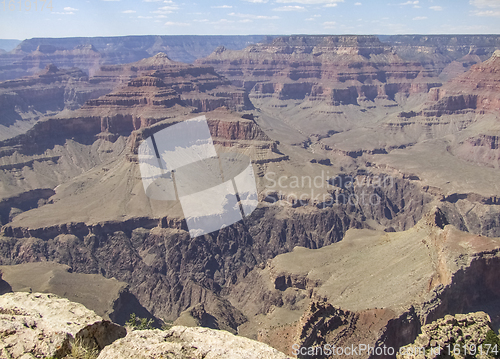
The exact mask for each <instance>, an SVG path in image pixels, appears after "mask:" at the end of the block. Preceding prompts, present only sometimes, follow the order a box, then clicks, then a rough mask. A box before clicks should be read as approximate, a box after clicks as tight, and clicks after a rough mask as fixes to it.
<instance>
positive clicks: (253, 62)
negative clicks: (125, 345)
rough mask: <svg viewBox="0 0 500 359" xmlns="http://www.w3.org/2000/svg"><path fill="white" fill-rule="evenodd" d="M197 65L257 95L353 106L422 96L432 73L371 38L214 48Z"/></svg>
mask: <svg viewBox="0 0 500 359" xmlns="http://www.w3.org/2000/svg"><path fill="white" fill-rule="evenodd" d="M197 63H201V64H207V65H211V66H214V67H215V68H216V70H217V71H218V72H220V73H221V74H223V75H224V76H226V77H228V78H229V79H231V80H232V81H233V83H235V84H237V85H238V86H242V87H244V88H246V89H247V90H253V91H254V92H255V95H257V96H269V95H274V96H276V97H277V98H278V99H282V100H286V99H294V100H300V99H305V98H308V99H310V100H311V101H314V100H324V101H327V102H328V103H331V104H333V105H340V104H357V103H358V101H372V100H374V99H375V98H381V99H394V96H395V94H396V93H401V92H403V93H415V92H426V91H428V90H429V88H431V87H433V86H436V85H437V84H438V83H439V80H437V73H436V72H435V71H434V70H433V69H432V68H425V67H423V66H422V65H420V64H419V63H417V62H409V61H404V60H403V59H401V58H400V57H399V56H398V55H397V54H395V53H394V51H392V49H391V48H390V47H389V46H387V45H385V44H383V43H382V42H380V41H379V40H378V39H377V38H376V37H375V36H287V37H279V38H276V39H274V40H273V41H272V42H271V43H269V44H257V45H252V46H250V47H248V48H246V49H245V50H241V51H231V50H227V49H225V48H219V49H217V50H216V51H215V52H214V53H212V54H211V55H210V56H208V57H206V58H205V59H201V60H198V61H197Z"/></svg>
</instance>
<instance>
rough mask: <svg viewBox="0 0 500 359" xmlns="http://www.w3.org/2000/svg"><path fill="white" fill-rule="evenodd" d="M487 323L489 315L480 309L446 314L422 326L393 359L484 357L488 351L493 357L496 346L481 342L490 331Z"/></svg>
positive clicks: (488, 322) (496, 350)
mask: <svg viewBox="0 0 500 359" xmlns="http://www.w3.org/2000/svg"><path fill="white" fill-rule="evenodd" d="M490 325H491V323H490V317H489V316H488V315H487V314H486V313H484V312H478V313H469V314H457V315H455V316H452V315H447V316H445V317H444V318H442V319H438V320H436V321H434V322H432V323H430V324H427V325H424V326H423V327H422V333H421V334H420V335H419V336H418V337H417V339H416V340H415V342H414V343H413V344H411V345H407V346H404V347H402V348H400V350H399V353H398V355H397V358H398V359H410V358H411V359H413V358H415V359H416V358H420V359H424V358H433V359H434V358H442V357H443V356H450V357H452V358H460V357H467V356H468V355H477V356H478V357H479V356H480V355H481V356H482V357H488V354H489V357H494V356H495V357H496V356H497V355H496V353H494V352H498V350H499V348H498V345H497V348H496V349H494V348H493V347H494V344H492V343H488V345H484V344H483V343H484V342H485V340H486V337H487V334H488V332H489V331H491V326H490ZM493 333H494V332H493ZM494 337H496V335H495V334H494ZM497 341H499V339H498V338H497ZM450 354H451V355H450Z"/></svg>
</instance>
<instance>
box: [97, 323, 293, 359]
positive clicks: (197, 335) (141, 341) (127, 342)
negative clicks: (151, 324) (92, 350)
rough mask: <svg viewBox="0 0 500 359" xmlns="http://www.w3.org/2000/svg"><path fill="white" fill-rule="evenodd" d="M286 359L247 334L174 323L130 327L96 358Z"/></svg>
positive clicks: (283, 355)
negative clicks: (161, 326)
mask: <svg viewBox="0 0 500 359" xmlns="http://www.w3.org/2000/svg"><path fill="white" fill-rule="evenodd" d="M165 356H166V357H170V356H172V357H175V358H179V359H184V358H185V359H188V358H198V357H201V358H207V359H215V358H223V359H244V358H257V359H286V358H288V357H287V356H286V355H285V354H283V353H280V352H278V351H277V350H276V349H273V348H271V347H268V346H267V345H265V344H263V343H259V342H256V341H253V340H250V339H247V338H243V337H238V336H235V335H233V334H230V333H228V332H224V331H216V330H211V329H207V328H186V327H178V326H176V327H173V328H172V329H170V330H169V331H167V332H163V331H159V330H144V331H133V332H131V333H129V334H128V335H127V336H126V337H125V338H123V339H120V340H117V341H116V342H114V343H113V344H112V345H110V346H108V347H106V348H105V349H104V350H103V351H102V352H101V354H100V355H99V357H98V359H118V358H120V359H121V358H126V357H133V358H159V357H165Z"/></svg>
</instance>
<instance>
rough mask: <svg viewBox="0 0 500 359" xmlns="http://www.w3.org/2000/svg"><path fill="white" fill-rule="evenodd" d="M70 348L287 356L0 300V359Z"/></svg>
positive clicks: (48, 299)
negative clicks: (138, 328) (129, 329)
mask: <svg viewBox="0 0 500 359" xmlns="http://www.w3.org/2000/svg"><path fill="white" fill-rule="evenodd" d="M75 347H77V348H80V349H79V350H92V351H94V353H95V354H96V355H95V357H96V358H100V359H106V358H107V359H111V358H158V357H163V356H167V357H170V356H174V357H175V358H186V359H187V358H194V357H203V358H228V359H229V358H230V359H244V358H250V357H252V358H261V359H269V358H270V359H285V358H287V356H286V355H284V354H283V353H280V352H278V351H277V350H276V349H273V348H271V347H269V346H267V345H265V344H263V343H259V342H256V341H253V340H250V339H247V338H242V337H237V336H235V335H233V334H230V333H228V332H224V331H218V330H211V329H206V328H186V327H180V326H175V327H173V328H171V329H170V330H168V331H161V330H132V329H131V331H130V332H129V333H128V334H127V330H126V329H125V328H124V327H121V326H119V325H117V324H114V323H112V322H109V321H105V320H102V318H100V317H99V316H97V315H96V314H94V313H93V312H92V311H90V310H88V309H86V308H85V307H83V306H82V305H81V304H77V303H73V302H70V301H68V300H67V299H62V298H59V297H57V296H55V295H53V294H41V293H8V294H3V295H1V296H0V356H1V357H2V358H13V359H17V358H27V357H30V358H31V357H37V358H48V357H55V358H64V357H66V355H70V356H71V357H74V356H73V355H74V353H75V352H76V349H75ZM97 355H98V356H97Z"/></svg>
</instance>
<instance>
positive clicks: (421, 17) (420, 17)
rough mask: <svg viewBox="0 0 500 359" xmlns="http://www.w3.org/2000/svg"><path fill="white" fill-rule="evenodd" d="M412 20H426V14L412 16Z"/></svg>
mask: <svg viewBox="0 0 500 359" xmlns="http://www.w3.org/2000/svg"><path fill="white" fill-rule="evenodd" d="M412 20H417V21H418V20H427V16H417V17H414V18H413V19H412Z"/></svg>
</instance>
